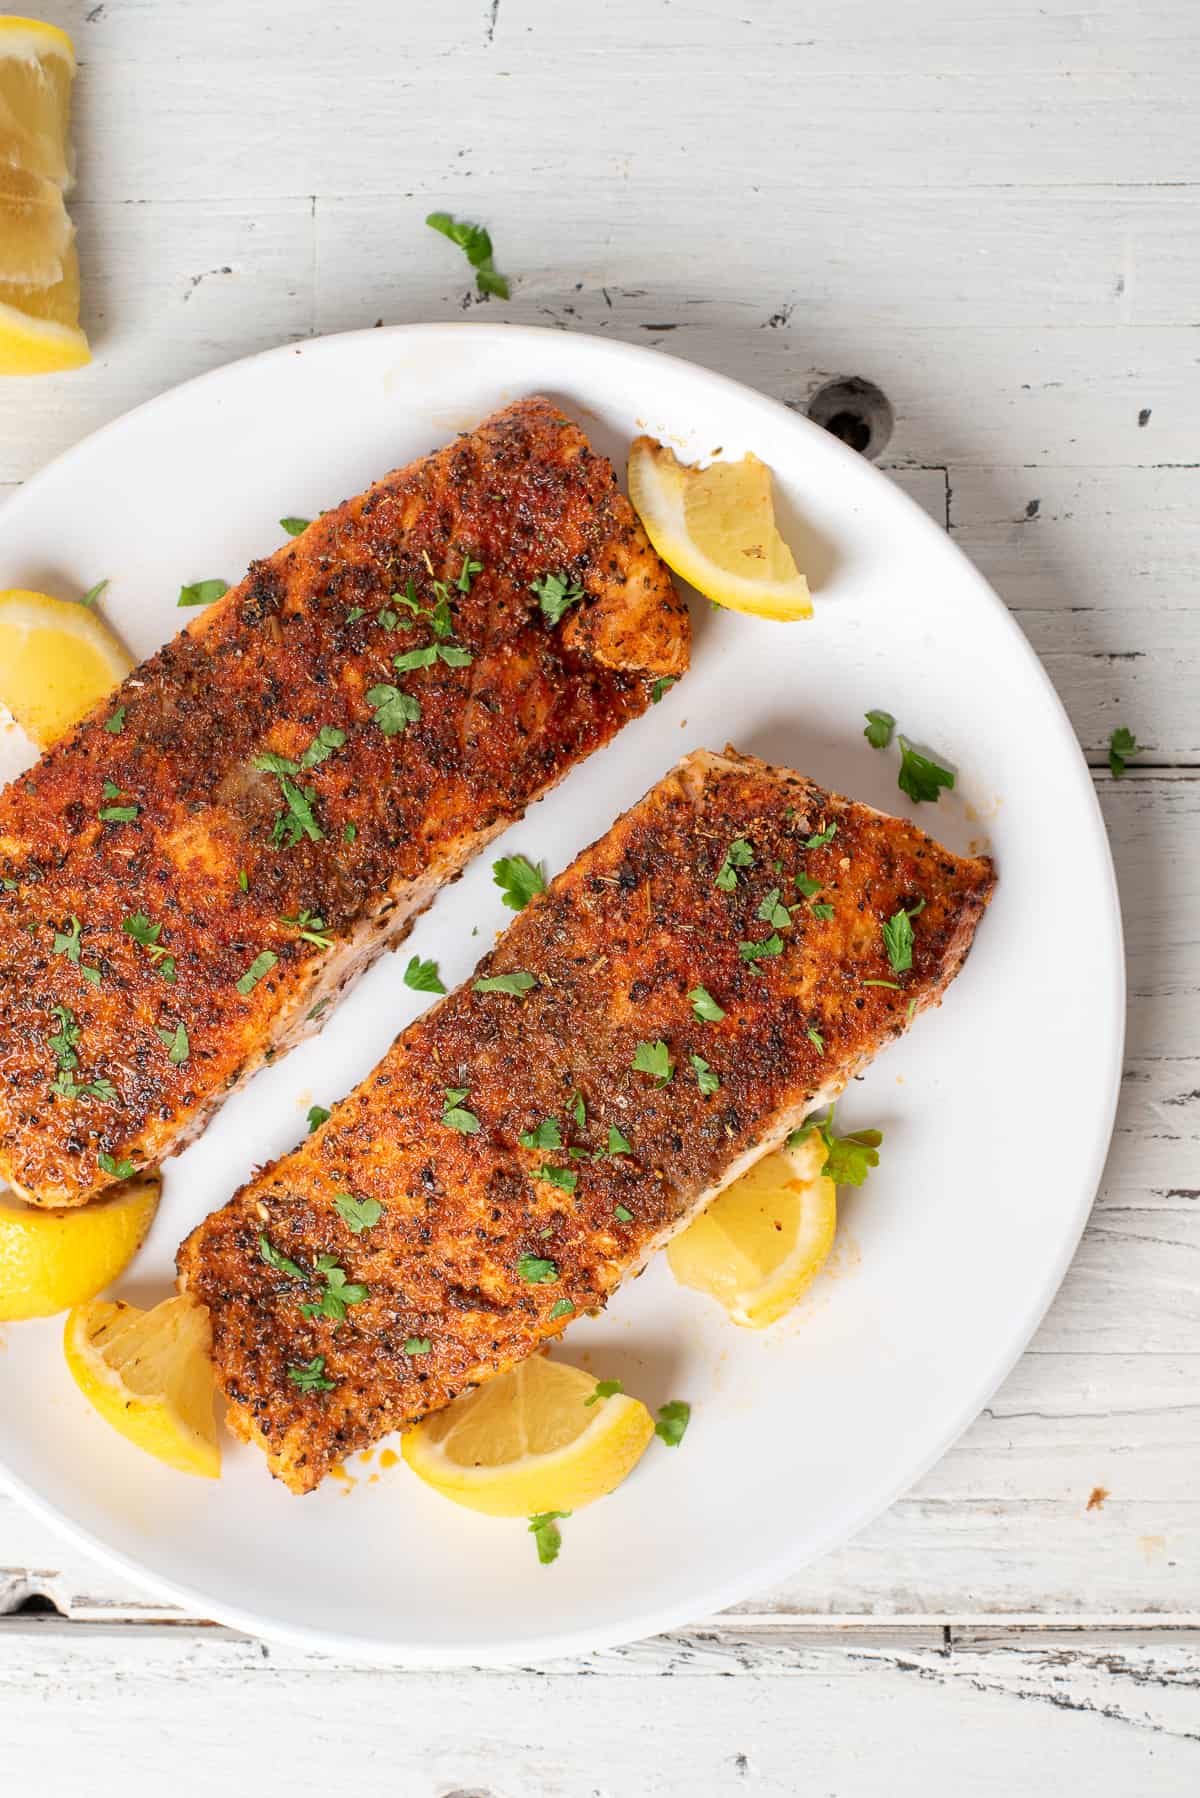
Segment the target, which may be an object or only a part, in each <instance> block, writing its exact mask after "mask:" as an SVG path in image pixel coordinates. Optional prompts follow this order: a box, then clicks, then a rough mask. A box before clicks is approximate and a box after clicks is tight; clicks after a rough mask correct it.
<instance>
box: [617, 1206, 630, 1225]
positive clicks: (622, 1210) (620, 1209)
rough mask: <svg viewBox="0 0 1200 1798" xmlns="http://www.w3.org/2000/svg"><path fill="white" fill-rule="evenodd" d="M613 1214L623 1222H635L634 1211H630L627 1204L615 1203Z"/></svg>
mask: <svg viewBox="0 0 1200 1798" xmlns="http://www.w3.org/2000/svg"><path fill="white" fill-rule="evenodd" d="M613 1216H614V1217H615V1218H618V1219H619V1220H620V1222H621V1223H623V1224H631V1223H632V1222H633V1212H632V1211H630V1209H629V1207H628V1206H627V1205H614V1207H613Z"/></svg>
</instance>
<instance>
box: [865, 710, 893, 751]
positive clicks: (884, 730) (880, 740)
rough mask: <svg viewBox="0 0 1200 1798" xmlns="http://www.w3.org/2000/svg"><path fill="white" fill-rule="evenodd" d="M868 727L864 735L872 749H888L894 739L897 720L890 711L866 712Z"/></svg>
mask: <svg viewBox="0 0 1200 1798" xmlns="http://www.w3.org/2000/svg"><path fill="white" fill-rule="evenodd" d="M864 716H865V718H866V720H867V728H866V730H864V732H863V736H864V737H865V738H866V739H867V742H868V743H869V744H870V745H871V748H872V749H886V748H887V746H888V744H889V743H890V742H891V740H892V732H893V731H894V730H895V728H896V720H895V719H894V718H893V717H892V714H891V713H890V712H878V711H875V712H866V713H864Z"/></svg>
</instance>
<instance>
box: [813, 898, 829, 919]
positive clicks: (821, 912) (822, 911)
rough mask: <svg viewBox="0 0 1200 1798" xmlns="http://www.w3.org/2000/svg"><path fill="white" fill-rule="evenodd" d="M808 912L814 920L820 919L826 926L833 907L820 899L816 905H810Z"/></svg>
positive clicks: (825, 900)
mask: <svg viewBox="0 0 1200 1798" xmlns="http://www.w3.org/2000/svg"><path fill="white" fill-rule="evenodd" d="M809 910H810V911H811V912H812V915H813V917H814V918H820V919H821V921H822V923H824V924H828V922H829V920H830V918H832V916H833V907H832V905H830V903H829V901H828V900H827V899H822V900H821V901H820V903H819V904H817V905H811V906H810V907H809Z"/></svg>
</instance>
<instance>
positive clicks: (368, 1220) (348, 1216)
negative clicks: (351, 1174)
mask: <svg viewBox="0 0 1200 1798" xmlns="http://www.w3.org/2000/svg"><path fill="white" fill-rule="evenodd" d="M333 1208H334V1210H335V1211H336V1212H337V1214H338V1216H339V1217H340V1218H341V1220H342V1222H343V1223H344V1224H345V1226H346V1228H347V1229H348V1230H349V1231H350V1232H351V1234H352V1235H354V1236H361V1235H362V1233H363V1231H364V1230H373V1229H374V1228H375V1225H376V1224H377V1223H378V1222H379V1220H380V1218H381V1217H382V1216H383V1206H382V1205H381V1204H380V1203H379V1200H378V1199H356V1198H355V1196H354V1194H353V1193H352V1192H336V1193H334V1195H333Z"/></svg>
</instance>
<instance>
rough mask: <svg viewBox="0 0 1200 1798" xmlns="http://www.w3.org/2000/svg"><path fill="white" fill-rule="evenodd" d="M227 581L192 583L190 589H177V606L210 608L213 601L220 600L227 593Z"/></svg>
mask: <svg viewBox="0 0 1200 1798" xmlns="http://www.w3.org/2000/svg"><path fill="white" fill-rule="evenodd" d="M228 591H229V582H228V581H193V582H192V584H191V586H190V587H181V588H180V589H179V598H178V599H177V600H176V601H175V604H176V605H177V606H211V605H212V603H213V601H214V599H220V597H221V595H222V594H223V593H228Z"/></svg>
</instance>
